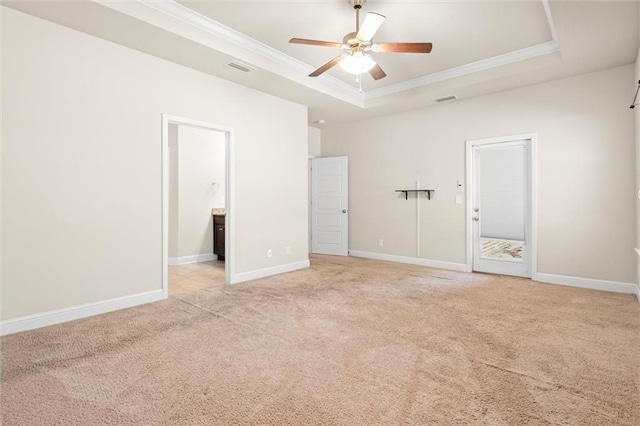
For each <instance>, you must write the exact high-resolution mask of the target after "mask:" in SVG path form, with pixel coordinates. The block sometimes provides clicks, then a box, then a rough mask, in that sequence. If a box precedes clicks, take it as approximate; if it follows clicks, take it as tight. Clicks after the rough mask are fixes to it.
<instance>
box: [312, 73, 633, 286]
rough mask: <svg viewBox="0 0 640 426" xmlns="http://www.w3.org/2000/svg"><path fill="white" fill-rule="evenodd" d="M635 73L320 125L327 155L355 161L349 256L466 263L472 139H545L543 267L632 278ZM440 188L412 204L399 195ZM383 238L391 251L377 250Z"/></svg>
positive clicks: (541, 159) (541, 149) (541, 150)
mask: <svg viewBox="0 0 640 426" xmlns="http://www.w3.org/2000/svg"><path fill="white" fill-rule="evenodd" d="M633 78H634V70H633V66H625V67H620V68H616V69H611V70H607V71H602V72H598V73H593V74H587V75H581V76H577V77H572V78H568V79H564V80H558V81H553V82H549V83H544V84H539V85H535V86H529V87H524V88H520V89H517V90H511V91H507V92H503V93H498V94H493V95H489V96H482V97H477V98H473V99H469V100H461V101H454V102H451V103H447V104H442V105H437V106H435V107H432V108H426V109H421V110H416V111H411V112H407V113H402V114H397V115H392V116H385V117H378V118H375V119H371V120H365V121H361V122H357V123H351V124H345V125H341V126H335V127H326V128H323V130H322V155H323V156H339V155H347V156H349V173H350V175H349V209H350V217H349V219H350V220H349V239H350V244H349V246H350V249H352V250H361V251H367V252H378V253H385V254H393V255H400V256H408V257H414V256H415V255H416V229H417V226H416V224H417V221H418V220H419V223H420V229H421V232H420V245H421V257H422V258H426V259H431V260H437V261H446V262H454V263H465V257H466V256H465V206H464V203H463V204H459V205H458V204H455V197H456V195H462V196H464V189H460V190H459V189H457V188H456V180H458V179H459V180H462V181H463V182H464V178H465V141H467V140H473V139H482V138H488V137H494V136H503V135H511V134H519V133H528V132H537V134H538V243H539V253H538V256H539V257H538V269H539V272H541V273H548V274H557V275H565V276H570V277H583V278H592V279H598V280H611V281H620V282H625V283H630V282H635V280H636V277H635V275H636V270H635V265H636V259H635V254H634V253H633V250H632V248H633V246H634V245H635V235H636V231H635V227H636V219H635V201H634V199H633V197H629V194H631V193H633V192H634V189H635V181H634V180H635V171H634V170H635V164H634V122H633V114H632V113H630V111H629V109H628V105H629V104H628V102H629V87H630V82H631V81H632V80H633ZM416 180H419V181H420V182H421V186H422V187H423V188H429V189H435V197H434V199H433V200H431V201H426V200H421V201H420V203H421V204H420V208H421V213H420V217H419V218H417V217H416V201H415V199H413V200H409V201H405V200H404V197H403V196H399V195H398V194H396V193H395V192H394V190H395V189H402V188H412V187H414V185H415V181H416ZM378 239H383V240H384V246H383V247H378V246H377V241H378Z"/></svg>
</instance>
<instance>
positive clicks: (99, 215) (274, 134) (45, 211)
mask: <svg viewBox="0 0 640 426" xmlns="http://www.w3.org/2000/svg"><path fill="white" fill-rule="evenodd" d="M2 31H3V46H2V48H3V51H2V54H3V62H2V73H3V74H2V76H3V80H2V90H3V93H2V95H3V99H2V101H3V103H5V108H3V110H2V121H3V124H4V127H3V129H2V130H3V140H2V143H3V145H2V149H3V157H2V172H3V193H2V198H3V200H2V201H3V217H2V229H3V231H4V232H3V241H2V251H3V252H2V255H3V258H2V261H3V268H2V302H1V303H2V319H3V320H6V319H11V318H16V317H20V316H24V315H30V314H38V313H43V312H47V311H51V310H56V309H64V308H68V307H71V306H77V305H81V304H85V303H93V302H99V301H104V300H108V299H112V298H118V297H123V296H128V295H134V294H139V293H144V292H148V291H152V290H159V289H160V288H161V265H162V262H161V247H162V242H161V220H162V215H161V213H162V211H161V171H162V170H161V169H162V164H161V114H162V113H169V114H173V115H178V116H182V117H188V118H191V119H195V120H200V121H205V122H211V123H216V124H219V125H222V126H226V127H231V128H233V129H235V159H236V161H235V165H236V168H235V188H236V192H235V203H236V204H235V207H236V208H235V221H236V241H235V244H234V246H233V247H232V250H233V253H232V254H233V256H234V257H235V260H236V272H237V273H243V272H250V271H256V270H259V269H263V268H269V267H276V266H280V265H288V264H292V263H294V264H300V263H304V262H306V261H307V259H308V254H307V179H306V174H307V131H308V130H307V110H306V108H305V107H303V106H301V105H297V104H294V103H292V102H289V101H285V100H282V99H279V98H276V97H273V96H270V95H266V94H264V93H261V92H258V91H255V90H252V89H249V88H246V87H242V86H239V85H236V84H232V83H230V82H227V81H224V80H221V79H218V78H215V77H212V76H209V75H206V74H203V73H200V72H196V71H193V70H191V69H188V68H185V67H182V66H179V65H176V64H173V63H170V62H167V61H164V60H160V59H158V58H155V57H152V56H149V55H145V54H142V53H140V52H138V51H135V50H131V49H128V48H125V47H122V46H119V45H116V44H113V43H110V42H106V41H104V40H101V39H98V38H95V37H92V36H89V35H86V34H83V33H80V32H77V31H74V30H70V29H68V28H65V27H62V26H59V25H56V24H53V23H50V22H46V21H43V20H40V19H37V18H34V17H31V16H29V15H25V14H22V13H20V12H16V11H14V10H11V9H6V8H3V16H2ZM258 72H259V71H258ZM7 105H10V108H7V107H6V106H7ZM247 117H251V120H247ZM286 246H290V247H291V254H290V255H286V254H285V250H284V248H285V247H286ZM268 248H271V249H273V257H271V258H267V256H266V251H267V249H268Z"/></svg>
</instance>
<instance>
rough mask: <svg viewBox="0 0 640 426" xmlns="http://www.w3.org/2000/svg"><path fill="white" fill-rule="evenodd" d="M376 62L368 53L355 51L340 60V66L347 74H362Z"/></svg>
mask: <svg viewBox="0 0 640 426" xmlns="http://www.w3.org/2000/svg"><path fill="white" fill-rule="evenodd" d="M375 66H376V63H375V61H374V60H373V59H372V58H371V56H369V55H365V54H363V53H362V52H355V53H352V54H350V55H348V56H345V57H344V58H343V59H342V60H341V61H340V67H342V69H343V70H345V71H346V72H348V73H349V74H363V73H365V72H369V70H371V68H373V67H375Z"/></svg>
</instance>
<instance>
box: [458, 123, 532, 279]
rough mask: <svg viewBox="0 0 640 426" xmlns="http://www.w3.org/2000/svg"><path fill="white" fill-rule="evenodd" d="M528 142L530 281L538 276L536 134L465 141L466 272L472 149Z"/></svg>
mask: <svg viewBox="0 0 640 426" xmlns="http://www.w3.org/2000/svg"><path fill="white" fill-rule="evenodd" d="M523 139H526V140H529V141H530V142H531V159H530V161H531V241H530V242H529V243H530V246H531V253H530V256H531V279H533V280H535V279H536V278H537V276H538V134H537V133H522V134H516V135H508V136H498V137H493V138H486V139H475V140H468V141H466V149H465V160H466V178H465V183H466V185H467V187H466V191H465V193H466V194H465V197H466V209H465V210H466V214H465V220H466V221H467V223H466V234H467V238H466V241H467V270H469V271H473V224H472V218H473V211H472V210H473V205H474V194H473V184H474V170H473V147H475V146H480V145H489V144H496V143H502V142H513V141H517V140H523Z"/></svg>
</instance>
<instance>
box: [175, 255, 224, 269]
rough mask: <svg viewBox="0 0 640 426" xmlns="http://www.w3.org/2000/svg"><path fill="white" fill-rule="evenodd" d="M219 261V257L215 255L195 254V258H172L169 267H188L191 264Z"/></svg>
mask: <svg viewBox="0 0 640 426" xmlns="http://www.w3.org/2000/svg"><path fill="white" fill-rule="evenodd" d="M210 260H218V256H217V255H215V254H213V253H206V254H195V255H193V256H182V257H170V258H169V262H168V264H169V266H176V265H188V264H189V263H198V262H208V261H210Z"/></svg>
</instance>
